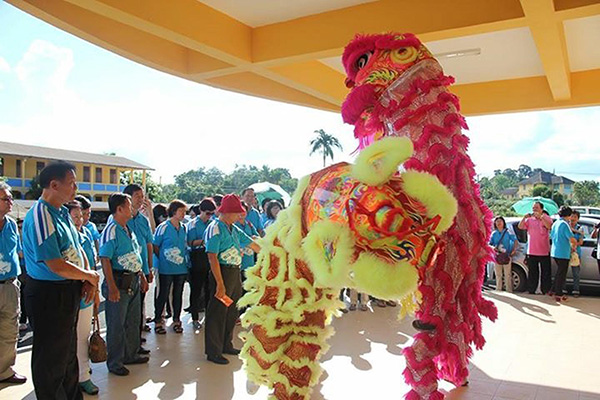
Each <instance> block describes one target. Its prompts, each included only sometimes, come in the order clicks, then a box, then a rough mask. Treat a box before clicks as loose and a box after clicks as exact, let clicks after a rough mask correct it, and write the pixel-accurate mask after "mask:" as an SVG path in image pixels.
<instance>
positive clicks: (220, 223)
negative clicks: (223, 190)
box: [204, 194, 260, 364]
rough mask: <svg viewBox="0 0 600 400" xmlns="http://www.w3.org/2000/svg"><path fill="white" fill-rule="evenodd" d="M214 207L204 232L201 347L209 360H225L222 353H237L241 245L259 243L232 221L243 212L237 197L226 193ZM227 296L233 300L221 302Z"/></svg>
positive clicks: (251, 246)
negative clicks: (206, 270) (205, 292)
mask: <svg viewBox="0 0 600 400" xmlns="http://www.w3.org/2000/svg"><path fill="white" fill-rule="evenodd" d="M217 211H218V212H219V218H218V219H217V220H215V221H213V222H211V223H210V225H209V226H208V228H207V229H206V234H205V242H206V252H207V253H208V260H209V262H210V270H211V274H210V276H209V288H210V298H209V301H208V308H207V309H206V330H205V335H204V341H205V350H204V351H205V353H206V356H207V359H208V360H209V361H212V362H214V363H216V364H229V360H228V359H226V358H225V357H223V354H231V355H238V354H239V352H240V351H239V350H238V349H236V348H234V347H233V328H234V327H235V322H236V321H237V319H238V317H239V313H238V309H237V307H236V304H237V301H238V300H239V299H240V297H241V295H242V281H241V274H240V265H241V263H242V249H243V248H244V247H246V246H250V248H251V249H252V250H253V251H255V252H259V251H260V247H259V246H258V245H257V244H256V243H254V242H253V241H252V238H250V237H249V236H248V235H246V234H245V233H244V232H243V231H242V230H241V229H240V228H238V227H237V226H236V225H235V222H236V221H237V220H238V219H239V218H240V215H241V214H244V213H245V210H244V208H243V207H242V203H241V202H240V199H239V197H237V196H236V195H235V194H228V195H226V196H225V197H223V200H222V202H221V205H220V206H219V208H218V209H217ZM227 297H229V298H230V299H231V300H233V303H231V304H230V305H226V304H225V303H224V301H226V298H227Z"/></svg>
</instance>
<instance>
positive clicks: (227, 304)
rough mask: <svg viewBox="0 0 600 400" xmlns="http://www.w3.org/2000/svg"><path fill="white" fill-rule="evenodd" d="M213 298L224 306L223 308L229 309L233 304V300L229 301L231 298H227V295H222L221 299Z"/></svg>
mask: <svg viewBox="0 0 600 400" xmlns="http://www.w3.org/2000/svg"><path fill="white" fill-rule="evenodd" d="M215 297H216V298H217V300H219V301H220V302H221V303H223V304H225V307H229V306H230V305H232V304H233V300H231V297H229V296H227V295H223V297H217V296H216V295H215Z"/></svg>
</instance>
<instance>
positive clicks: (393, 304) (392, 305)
mask: <svg viewBox="0 0 600 400" xmlns="http://www.w3.org/2000/svg"><path fill="white" fill-rule="evenodd" d="M385 304H386V305H388V306H390V307H396V305H397V304H396V302H395V301H394V300H388V301H386V302H385Z"/></svg>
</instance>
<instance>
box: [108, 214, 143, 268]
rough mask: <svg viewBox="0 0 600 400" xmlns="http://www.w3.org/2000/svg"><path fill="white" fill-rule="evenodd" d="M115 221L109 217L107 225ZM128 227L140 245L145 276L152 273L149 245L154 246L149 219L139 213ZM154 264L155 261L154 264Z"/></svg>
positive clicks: (128, 222)
mask: <svg viewBox="0 0 600 400" xmlns="http://www.w3.org/2000/svg"><path fill="white" fill-rule="evenodd" d="M112 221H113V216H112V215H109V217H108V220H107V221H106V223H107V224H109V223H111V222H112ZM127 227H128V228H129V229H131V230H132V231H133V233H135V237H136V239H137V240H138V244H139V245H140V256H141V257H142V272H143V273H144V275H148V274H149V273H150V264H149V263H148V244H152V228H151V227H150V221H149V220H148V217H146V216H145V215H143V214H142V213H141V212H138V213H137V214H136V215H135V216H132V217H131V219H130V220H129V221H127ZM152 263H153V264H154V261H153V262H152Z"/></svg>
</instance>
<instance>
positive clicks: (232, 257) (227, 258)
mask: <svg viewBox="0 0 600 400" xmlns="http://www.w3.org/2000/svg"><path fill="white" fill-rule="evenodd" d="M221 259H222V260H223V261H224V262H225V264H229V265H240V264H241V263H242V256H241V255H240V251H239V250H238V249H236V248H235V247H230V248H229V249H228V250H226V251H224V252H223V253H221Z"/></svg>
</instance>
